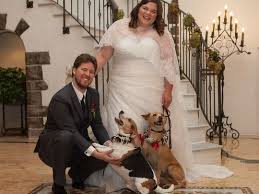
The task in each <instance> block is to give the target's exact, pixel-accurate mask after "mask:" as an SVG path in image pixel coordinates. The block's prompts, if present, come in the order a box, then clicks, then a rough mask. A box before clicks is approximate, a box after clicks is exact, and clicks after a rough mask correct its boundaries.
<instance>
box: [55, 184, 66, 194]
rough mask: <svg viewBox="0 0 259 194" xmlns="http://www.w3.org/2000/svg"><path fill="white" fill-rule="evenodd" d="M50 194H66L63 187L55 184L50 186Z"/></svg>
mask: <svg viewBox="0 0 259 194" xmlns="http://www.w3.org/2000/svg"><path fill="white" fill-rule="evenodd" d="M52 193H53V194H67V192H66V190H65V188H64V186H61V185H57V184H56V183H54V184H53V185H52Z"/></svg>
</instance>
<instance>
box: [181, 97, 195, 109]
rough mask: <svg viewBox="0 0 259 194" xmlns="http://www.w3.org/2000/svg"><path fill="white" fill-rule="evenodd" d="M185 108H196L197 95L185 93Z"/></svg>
mask: <svg viewBox="0 0 259 194" xmlns="http://www.w3.org/2000/svg"><path fill="white" fill-rule="evenodd" d="M182 95H183V98H184V108H185V109H189V108H194V107H195V105H196V94H195V93H183V94H182Z"/></svg>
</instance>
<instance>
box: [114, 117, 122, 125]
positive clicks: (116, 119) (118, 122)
mask: <svg viewBox="0 0 259 194" xmlns="http://www.w3.org/2000/svg"><path fill="white" fill-rule="evenodd" d="M115 122H116V123H117V124H118V125H123V122H122V120H120V119H118V118H116V117H115Z"/></svg>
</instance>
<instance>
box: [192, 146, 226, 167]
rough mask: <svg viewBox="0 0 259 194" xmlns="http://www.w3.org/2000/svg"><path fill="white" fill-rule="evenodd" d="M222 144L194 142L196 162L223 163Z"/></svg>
mask: <svg viewBox="0 0 259 194" xmlns="http://www.w3.org/2000/svg"><path fill="white" fill-rule="evenodd" d="M221 149H222V146H221V145H217V144H213V143H209V142H198V143H193V144H192V151H193V158H194V163H196V164H216V165H220V163H221Z"/></svg>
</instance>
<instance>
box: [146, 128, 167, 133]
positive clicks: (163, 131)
mask: <svg viewBox="0 0 259 194" xmlns="http://www.w3.org/2000/svg"><path fill="white" fill-rule="evenodd" d="M149 129H150V130H151V131H153V132H155V133H163V132H164V131H165V130H164V129H162V130H161V131H156V130H154V129H152V128H149Z"/></svg>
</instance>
